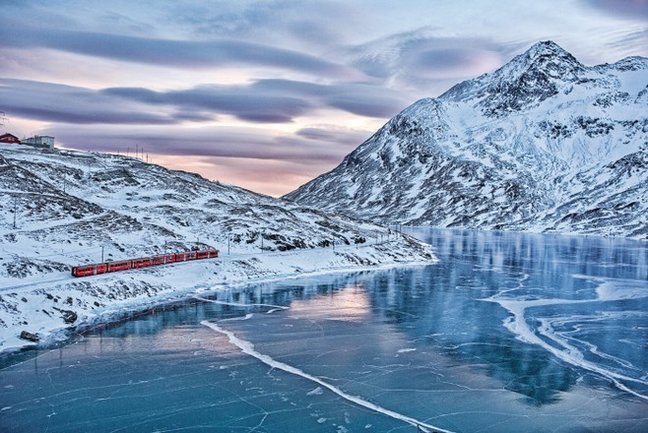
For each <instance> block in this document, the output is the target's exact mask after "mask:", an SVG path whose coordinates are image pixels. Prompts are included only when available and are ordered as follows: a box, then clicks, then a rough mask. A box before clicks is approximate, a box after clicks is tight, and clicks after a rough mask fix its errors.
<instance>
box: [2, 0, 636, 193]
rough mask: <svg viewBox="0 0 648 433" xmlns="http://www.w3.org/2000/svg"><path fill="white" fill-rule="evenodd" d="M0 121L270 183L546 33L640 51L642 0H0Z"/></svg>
mask: <svg viewBox="0 0 648 433" xmlns="http://www.w3.org/2000/svg"><path fill="white" fill-rule="evenodd" d="M0 6H1V7H2V15H3V20H2V25H0V111H4V112H5V113H6V116H7V118H6V121H5V125H4V126H3V127H1V129H2V131H1V132H5V131H6V132H11V133H14V134H15V135H18V136H19V137H23V136H29V135H33V134H46V135H54V136H56V139H57V143H58V144H59V145H61V146H65V147H69V148H76V149H85V150H98V151H107V152H114V153H116V152H120V153H126V152H127V151H130V153H131V154H132V153H133V151H134V149H135V146H136V145H137V146H139V147H143V148H144V152H146V153H148V154H149V158H151V159H152V160H153V161H154V162H157V163H160V164H163V165H166V166H169V167H172V168H181V169H185V170H190V171H196V172H199V173H201V174H202V175H203V176H205V177H207V178H210V179H214V180H220V181H222V182H226V183H233V184H237V185H240V186H243V187H246V188H249V189H252V190H255V191H258V192H263V193H266V194H270V195H281V194H283V193H286V192H289V191H291V190H293V189H294V188H296V187H297V186H299V185H301V184H303V183H305V182H307V181H308V180H310V179H311V178H313V177H315V176H317V175H318V174H321V173H322V172H325V171H328V170H330V169H332V168H333V167H335V166H336V165H337V164H338V163H339V162H340V161H341V160H342V158H343V157H344V156H345V155H346V154H347V153H349V152H350V151H352V150H353V149H354V148H355V147H357V146H358V145H359V144H361V143H362V142H363V141H364V140H365V139H366V138H368V137H369V136H370V135H371V134H372V133H373V132H374V131H375V130H376V129H378V128H379V127H380V126H382V124H384V123H385V122H386V121H387V120H388V119H389V118H390V117H392V116H394V115H395V114H397V113H398V112H399V111H400V110H402V109H403V108H405V107H407V106H408V105H410V104H411V103H413V102H414V101H415V100H417V99H420V98H423V97H427V96H438V95H439V94H440V93H442V92H443V91H444V90H446V89H447V88H449V87H450V86H452V85H453V84H455V83H457V82H459V81H462V80H464V79H466V78H470V77H474V76H476V75H479V74H482V73H485V72H490V71H493V70H494V69H496V68H497V67H499V66H501V65H502V64H503V63H505V62H506V61H508V60H510V59H511V58H512V57H513V56H514V55H515V54H519V53H521V52H523V51H524V50H526V49H527V48H528V47H529V46H530V45H532V44H533V43H535V42H537V41H539V40H547V39H551V40H553V41H555V42H557V43H558V44H559V45H561V46H562V47H563V48H564V49H566V50H567V51H569V52H571V53H572V54H573V55H574V56H576V57H577V58H578V59H579V60H580V61H581V62H583V63H585V64H589V65H592V64H599V63H605V62H608V63H611V62H614V61H617V60H620V59H621V58H623V57H626V56H632V55H640V56H648V0H556V1H547V0H543V1H534V2H532V1H506V2H502V1H477V0H475V1H468V0H465V1H457V2H449V1H431V0H420V1H416V0H411V1H405V0H401V1H394V0H389V1H388V0H384V1H382V0H373V1H369V0H347V1H293V0H278V1H243V0H238V1H205V0H200V1H199V0H194V1H167V2H163V1H143V0H139V1H132V0H124V1H111V0H99V1H95V0H62V1H61V0H59V1H56V2H54V1H49V0H42V1H27V0H15V1H14V0H0Z"/></svg>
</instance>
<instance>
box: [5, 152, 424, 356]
mask: <svg viewBox="0 0 648 433" xmlns="http://www.w3.org/2000/svg"><path fill="white" fill-rule="evenodd" d="M14 219H15V228H14ZM208 247H214V248H217V249H219V250H220V251H221V258H220V259H217V260H208V261H204V262H201V263H198V262H197V263H191V264H177V265H170V266H163V267H157V268H150V269H147V270H139V271H128V272H121V273H115V274H108V275H104V276H97V277H90V278H86V279H78V280H77V279H74V278H72V277H71V276H70V267H71V266H73V265H78V264H84V263H96V262H100V261H101V259H102V253H103V257H104V259H105V260H120V259H126V258H132V257H142V256H147V255H153V254H161V253H164V252H165V251H166V252H174V251H184V250H190V249H204V248H208ZM102 249H103V251H102ZM228 252H229V254H228ZM431 258H432V255H431V252H430V250H429V249H428V247H427V246H426V245H423V244H421V243H419V242H418V241H415V240H414V239H411V238H409V237H406V236H403V235H399V234H396V233H393V232H390V231H388V230H387V229H385V228H384V227H379V226H376V225H374V224H370V223H363V222H359V221H355V220H352V219H349V218H343V217H339V216H336V217H331V216H327V215H326V214H324V213H322V212H320V211H317V210H314V209H310V208H306V207H302V206H299V205H296V204H294V203H290V202H286V201H282V200H277V199H273V198H271V197H266V196H262V195H258V194H255V193H252V192H250V191H246V190H244V189H241V188H237V187H234V186H227V185H222V184H219V183H216V182H211V181H208V180H206V179H204V178H202V177H200V176H198V175H196V174H192V173H186V172H180V171H171V170H167V169H165V168H163V167H160V166H156V165H152V164H146V163H144V162H142V161H140V160H138V159H135V158H129V157H124V156H116V155H106V154H94V153H84V152H73V151H58V150H55V151H47V150H39V149H35V148H32V147H27V146H15V145H0V351H1V350H3V349H5V348H7V347H12V346H15V345H17V344H18V342H17V336H18V334H20V332H21V331H22V330H27V331H29V332H40V333H41V334H43V333H46V332H47V331H48V330H51V329H55V328H57V327H62V326H64V325H65V324H64V320H63V317H64V316H65V313H64V312H63V311H73V312H75V314H77V316H78V317H79V318H78V321H75V322H76V323H78V322H81V321H83V320H84V317H90V316H91V315H95V314H101V313H102V312H103V311H105V310H112V309H114V308H117V307H118V306H119V305H121V304H124V303H127V304H129V305H136V304H138V302H139V303H141V302H146V303H150V302H151V299H152V298H159V297H160V296H166V294H168V293H178V291H179V292H182V291H183V290H184V291H185V293H186V291H187V290H191V289H192V288H195V287H198V286H201V287H206V286H209V285H210V284H224V283H228V282H236V281H247V280H254V279H259V278H272V277H278V276H287V275H291V274H299V273H304V272H321V271H326V270H330V269H353V268H357V267H368V266H381V265H389V264H394V263H407V262H424V261H429V260H430V259H431Z"/></svg>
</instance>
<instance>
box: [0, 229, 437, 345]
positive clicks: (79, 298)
mask: <svg viewBox="0 0 648 433" xmlns="http://www.w3.org/2000/svg"><path fill="white" fill-rule="evenodd" d="M436 262H437V259H436V258H435V256H434V254H433V253H432V251H431V248H430V247H429V245H426V244H422V243H420V242H418V241H415V240H413V239H412V238H409V239H408V240H407V241H406V242H403V238H401V239H399V240H395V241H388V242H384V243H380V244H374V245H363V246H360V247H356V246H345V247H338V248H336V249H335V250H333V248H314V249H306V250H293V251H290V252H270V253H256V254H241V255H232V256H227V255H225V256H222V257H221V258H218V259H210V260H204V261H197V262H187V263H182V264H172V265H165V266H158V267H154V268H146V269H141V270H132V271H126V272H119V273H115V274H104V275H98V276H94V277H86V278H79V279H76V278H73V277H71V276H69V275H68V274H67V273H57V274H56V275H55V276H56V277H58V278H51V279H49V280H40V281H39V280H32V281H29V279H25V280H21V281H20V283H21V284H18V285H14V286H8V287H7V286H5V287H0V321H1V322H0V325H2V326H0V354H2V355H8V354H11V353H14V352H18V351H21V350H26V349H33V348H47V347H51V346H52V345H54V344H56V343H58V342H61V341H65V340H67V339H68V338H69V337H70V336H71V335H72V334H74V333H76V332H82V331H83V330H88V329H91V328H93V327H96V326H98V325H102V324H109V323H112V322H118V321H120V320H124V318H126V317H128V316H129V315H131V314H133V313H138V312H144V311H147V310H150V309H151V308H156V307H158V306H161V305H168V304H170V303H173V302H179V301H183V300H186V299H190V298H191V297H193V296H194V295H195V294H197V293H204V292H205V291H218V290H222V289H225V288H231V287H235V286H245V285H248V284H258V283H266V282H273V281H281V280H287V279H294V278H301V277H311V276H317V275H324V274H332V273H346V272H363V271H374V270H384V269H389V268H394V267H406V266H425V265H429V264H433V263H436ZM69 311H72V312H74V313H75V314H76V316H77V319H76V321H75V322H74V323H72V324H66V323H65V322H64V320H63V315H64V314H65V312H69ZM21 331H27V332H30V333H34V334H38V336H39V337H40V341H39V342H38V343H30V342H28V341H26V340H23V339H20V338H19V335H20V333H21Z"/></svg>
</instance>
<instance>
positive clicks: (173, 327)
mask: <svg viewBox="0 0 648 433" xmlns="http://www.w3.org/2000/svg"><path fill="white" fill-rule="evenodd" d="M413 233H414V234H415V235H417V236H418V237H420V238H423V239H426V240H428V241H429V242H430V243H431V244H433V245H434V246H435V249H436V251H437V254H438V256H439V259H440V262H439V263H438V264H435V265H431V266H428V267H420V268H404V269H395V270H390V271H383V272H371V273H360V274H351V275H336V276H328V277H316V278H308V279H307V278H305V279H303V280H291V281H286V282H282V283H272V284H262V285H255V286H250V287H246V288H239V289H232V290H230V291H226V292H219V293H205V294H202V295H201V296H200V297H197V298H195V299H191V300H189V301H187V302H185V303H183V304H176V305H172V306H167V307H166V308H164V309H161V310H159V311H155V312H152V313H150V314H146V315H141V316H139V317H134V318H132V319H131V320H129V321H127V322H124V323H121V324H117V325H113V326H110V327H105V328H103V329H98V330H96V331H94V332H92V333H89V334H86V335H84V336H79V337H78V338H76V339H75V340H74V341H73V342H71V343H70V344H68V345H66V346H64V347H61V348H57V349H53V350H47V351H42V352H39V353H36V352H29V353H25V354H20V355H13V356H11V357H8V358H5V359H4V360H3V368H2V370H0V431H2V432H5V431H7V432H45V431H47V432H66V433H67V432H82V431H88V432H179V431H187V432H200V431H204V432H413V433H415V432H416V431H417V428H418V431H455V432H494V431H495V432H520V431H525V432H532V431H533V432H617V431H626V432H646V431H648V350H647V349H648V246H647V244H646V243H645V242H640V241H630V240H621V239H602V238H587V237H565V236H554V235H531V234H518V233H499V232H475V231H465V230H434V229H416V230H413ZM417 424H418V425H419V427H416V425H417Z"/></svg>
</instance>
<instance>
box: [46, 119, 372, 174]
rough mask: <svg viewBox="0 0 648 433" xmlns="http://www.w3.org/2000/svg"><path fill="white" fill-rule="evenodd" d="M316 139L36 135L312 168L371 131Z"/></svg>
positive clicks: (168, 133) (49, 131)
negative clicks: (290, 162) (288, 163)
mask: <svg viewBox="0 0 648 433" xmlns="http://www.w3.org/2000/svg"><path fill="white" fill-rule="evenodd" d="M314 129H319V130H320V131H321V138H319V137H316V136H315V135H312V134H311V136H310V137H304V135H303V134H294V135H293V134H290V133H277V132H275V133H270V132H269V131H267V130H265V129H257V128H245V127H227V126H213V125H210V126H203V127H196V128H178V127H175V126H168V125H160V126H156V125H150V126H140V127H138V128H136V129H134V128H131V127H128V126H125V125H124V126H120V125H97V126H89V125H78V126H69V125H68V126H56V125H55V126H51V127H48V128H45V129H44V130H42V131H40V133H42V134H46V135H52V136H55V137H56V140H57V142H60V143H62V144H63V145H65V146H66V147H71V148H75V149H80V150H89V151H101V152H121V153H126V152H127V151H128V150H129V149H130V151H133V149H135V146H136V145H137V146H138V147H140V148H144V149H145V152H149V153H155V154H159V155H176V156H183V155H194V156H201V157H223V158H252V159H264V160H265V159H267V160H284V161H293V162H299V163H302V164H307V165H312V164H321V163H331V164H333V163H339V162H340V161H341V160H342V158H343V157H344V156H345V155H346V154H347V153H348V152H350V151H351V150H352V149H354V148H355V147H356V146H358V145H359V144H360V142H361V140H363V139H364V138H365V137H367V136H369V134H370V132H368V131H367V132H365V133H362V132H361V131H356V130H342V129H337V130H334V131H331V132H329V133H328V135H327V134H326V132H325V131H324V128H323V127H318V128H314Z"/></svg>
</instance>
